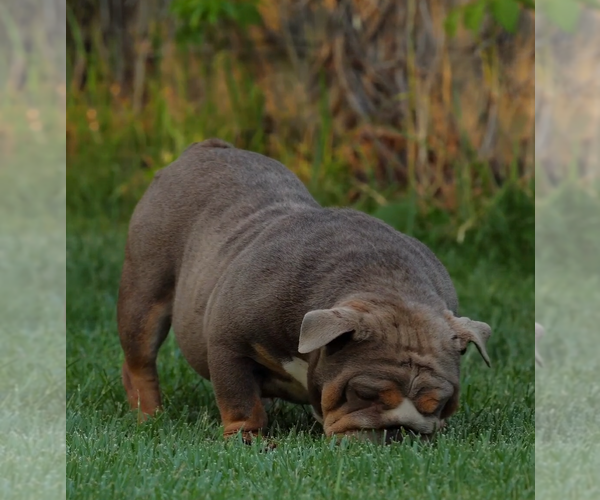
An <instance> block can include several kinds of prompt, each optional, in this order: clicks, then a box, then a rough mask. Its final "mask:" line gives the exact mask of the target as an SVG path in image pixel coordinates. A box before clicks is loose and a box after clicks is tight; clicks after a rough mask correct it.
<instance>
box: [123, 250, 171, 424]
mask: <svg viewBox="0 0 600 500" xmlns="http://www.w3.org/2000/svg"><path fill="white" fill-rule="evenodd" d="M146 273H147V271H146ZM148 278H149V276H148V275H147V274H145V273H144V274H142V275H141V276H140V274H139V273H135V272H134V266H133V264H132V263H131V261H130V260H129V259H128V258H127V257H126V258H125V263H124V265H123V272H122V275H121V286H120V288H119V299H118V304H117V322H118V328H119V337H120V340H121V346H122V347H123V351H124V353H125V361H124V363H123V369H122V377H123V385H124V386H125V390H126V391H127V399H128V401H129V404H130V406H131V408H132V409H138V408H139V410H140V411H141V414H140V416H141V417H142V418H144V416H145V415H152V414H153V413H155V412H156V410H157V409H159V408H160V405H161V398H160V389H159V381H158V372H157V368H156V358H157V355H158V350H159V349H160V346H161V345H162V343H163V342H164V340H165V339H166V337H167V335H168V333H169V329H170V328H171V314H172V308H173V290H172V288H171V287H168V286H165V281H164V280H160V279H148ZM155 278H156V277H155Z"/></svg>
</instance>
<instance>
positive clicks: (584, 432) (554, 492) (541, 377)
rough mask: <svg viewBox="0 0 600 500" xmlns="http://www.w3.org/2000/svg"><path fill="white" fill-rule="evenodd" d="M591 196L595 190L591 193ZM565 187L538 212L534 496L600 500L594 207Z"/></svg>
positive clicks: (599, 243) (598, 242) (599, 219)
mask: <svg viewBox="0 0 600 500" xmlns="http://www.w3.org/2000/svg"><path fill="white" fill-rule="evenodd" d="M597 192H598V191H597V190H596V191H595V193H597ZM595 193H594V191H592V192H591V194H586V193H585V192H582V191H581V189H579V188H577V187H575V186H574V185H569V184H567V185H566V186H565V187H564V188H563V189H561V190H560V191H558V192H556V193H555V196H553V197H552V198H550V199H548V200H546V202H545V203H544V205H543V206H541V207H540V209H539V210H538V212H539V215H538V221H537V223H536V232H537V233H538V236H537V238H536V242H537V247H536V252H537V254H538V255H537V259H536V314H537V318H538V321H539V322H541V323H542V324H543V325H544V326H545V328H546V336H545V337H544V338H543V340H542V341H541V343H540V352H541V354H542V356H543V358H544V362H545V365H544V367H543V368H541V369H538V370H537V373H536V447H535V451H536V453H535V457H536V462H535V469H536V493H537V494H538V495H539V497H540V498H544V499H547V500H554V499H556V500H562V499H574V500H575V499H577V500H587V499H590V500H591V499H597V498H600V479H598V470H600V446H599V445H600V427H599V425H598V423H599V417H598V415H599V414H600V383H599V382H598V360H599V359H600V352H599V348H598V324H600V309H599V307H598V305H599V304H600V268H599V267H598V256H599V255H600V215H599V214H600V202H599V200H598V197H597V194H595Z"/></svg>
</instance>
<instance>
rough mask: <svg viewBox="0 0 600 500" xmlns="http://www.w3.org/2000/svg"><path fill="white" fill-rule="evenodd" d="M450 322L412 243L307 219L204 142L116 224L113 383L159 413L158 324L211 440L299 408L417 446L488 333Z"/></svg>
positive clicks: (292, 201) (243, 165) (304, 207)
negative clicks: (170, 337)
mask: <svg viewBox="0 0 600 500" xmlns="http://www.w3.org/2000/svg"><path fill="white" fill-rule="evenodd" d="M457 312H458V301H457V298H456V293H455V291H454V287H453V285H452V282H451V280H450V277H449V276H448V273H447V272H446V270H445V269H444V267H443V266H442V264H441V263H440V262H439V261H438V260H437V259H436V257H435V256H434V254H433V253H432V252H431V251H430V250H429V249H428V248H427V247H426V246H425V245H423V244H422V243H420V242H418V241H417V240H415V239H413V238H410V237H408V236H406V235H404V234H402V233H399V232H398V231H395V230H394V229H392V228H391V227H389V226H387V225H386V224H384V223H383V222H381V221H379V220H377V219H374V218H372V217H369V216H368V215H365V214H363V213H361V212H357V211H354V210H348V209H326V208H322V207H321V206H319V205H318V204H317V203H316V202H315V201H314V199H313V198H312V197H311V196H310V194H309V193H308V191H307V190H306V188H305V187H304V186H303V185H302V183H301V182H300V181H299V180H298V179H297V178H296V177H295V176H294V175H293V174H292V173H291V172H290V171H289V170H287V169H286V168H285V167H284V166H283V165H281V164H280V163H278V162H276V161H274V160H272V159H269V158H266V157H264V156H261V155H258V154H255V153H251V152H248V151H242V150H238V149H235V148H233V147H232V146H231V145H229V144H227V143H224V142H222V141H219V140H218V139H211V140H208V141H205V142H203V143H200V144H194V145H192V146H190V147H189V148H188V149H187V150H186V151H185V152H184V153H183V154H182V155H181V157H180V158H179V159H178V160H177V161H175V162H174V163H173V164H172V165H170V166H168V167H166V168H165V169H163V170H161V171H160V172H158V173H157V174H156V176H155V179H154V181H153V183H152V184H151V186H150V187H149V188H148V190H147V192H146V193H145V194H144V196H143V198H142V199H141V200H140V202H139V203H138V205H137V207H136V209H135V211H134V214H133V216H132V218H131V222H130V226H129V235H128V240H127V246H126V249H125V261H124V264H123V271H122V277H121V286H120V290H119V300H118V325H119V334H120V338H121V345H122V347H123V351H124V354H125V362H124V364H123V384H124V386H125V389H126V391H127V396H128V400H129V402H130V404H131V406H132V407H133V408H138V405H139V408H140V410H141V412H142V414H152V413H154V412H155V411H156V410H157V409H158V408H159V407H160V404H161V400H160V392H159V385H158V375H157V370H156V357H157V354H158V350H159V348H160V346H161V344H162V343H163V341H164V339H165V338H166V335H167V333H168V331H169V328H170V327H171V326H173V330H174V332H175V336H176V339H177V342H178V344H179V346H180V348H181V351H182V353H183V355H184V356H185V358H186V359H187V361H188V362H189V363H190V364H191V366H192V367H193V368H194V369H195V370H196V371H197V372H198V373H199V374H200V375H201V376H203V377H205V378H207V379H209V380H211V381H212V383H213V387H214V391H215V396H216V399H217V404H218V406H219V410H220V412H221V418H222V422H223V426H224V434H225V435H226V436H230V435H233V434H235V433H237V432H238V431H242V433H243V435H244V437H245V438H247V439H250V438H251V437H252V436H253V435H255V434H257V433H259V432H261V431H262V430H263V429H264V427H265V426H266V424H267V416H266V413H265V410H264V408H263V405H262V402H261V397H282V398H285V399H288V400H290V401H293V402H296V403H310V404H312V406H313V409H314V412H315V415H316V417H317V418H322V419H323V422H324V429H325V432H326V433H327V434H328V435H331V434H347V433H353V432H355V431H357V430H360V429H375V430H377V431H378V432H379V431H383V430H384V429H387V428H390V427H400V426H406V427H408V428H413V427H414V429H415V430H416V431H418V432H420V433H425V434H427V433H431V432H433V429H435V428H438V427H439V424H440V421H441V419H442V418H446V417H448V416H450V415H451V414H452V413H453V412H454V411H455V410H456V408H457V405H458V391H459V387H458V386H459V370H460V354H461V352H464V349H465V348H466V345H467V343H469V342H473V343H475V344H476V346H477V348H478V349H479V351H480V352H481V354H482V356H483V357H484V359H485V360H486V361H488V358H487V353H486V350H485V343H486V341H487V339H488V337H489V335H490V333H491V331H490V329H489V326H488V325H486V324H485V323H480V322H476V321H471V320H469V319H468V318H459V317H456V314H457ZM303 370H304V371H303ZM427 395H428V396H427ZM434 405H436V408H434ZM415 408H416V409H415ZM419 411H420V412H423V415H421V414H420V413H419ZM431 412H434V415H431V416H426V415H424V414H425V413H431Z"/></svg>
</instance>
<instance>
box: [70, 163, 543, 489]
mask: <svg viewBox="0 0 600 500" xmlns="http://www.w3.org/2000/svg"><path fill="white" fill-rule="evenodd" d="M90 164H92V165H93V168H91V167H90ZM69 167H70V171H71V173H70V174H69V176H68V184H69V191H68V198H69V200H68V239H67V252H68V263H67V266H68V269H67V280H68V288H67V295H68V301H67V303H68V326H67V335H68V343H67V492H68V496H69V498H73V499H75V498H77V499H79V498H90V499H91V498H93V499H96V498H194V499H198V498H210V499H238V498H239V499H252V498H256V499H258V498H260V499H264V498H294V499H297V498H306V499H309V498H310V499H312V498H361V499H362V498H419V499H427V498H431V499H439V498H461V499H465V500H468V499H478V500H480V499H482V498H485V499H507V498H514V499H519V500H520V499H533V498H534V430H535V429H534V404H535V394H534V367H533V331H532V326H533V319H534V314H533V312H534V309H533V307H534V269H533V238H534V233H533V202H532V200H531V198H530V197H529V196H528V195H526V194H524V193H523V192H522V191H520V190H519V189H517V188H514V187H511V186H508V187H506V188H504V189H502V190H501V191H500V193H499V195H498V196H497V197H496V198H494V199H493V200H490V203H489V204H488V205H487V208H486V209H485V211H483V212H482V216H481V218H480V219H479V222H478V225H477V226H476V227H475V228H474V229H473V230H471V231H468V232H467V233H466V237H465V239H464V241H463V242H462V243H461V244H459V243H457V242H456V238H455V234H456V231H455V229H456V228H452V227H450V222H449V221H448V220H447V219H446V218H445V216H444V214H443V213H438V212H431V213H428V214H425V215H419V214H418V213H417V211H416V210H415V208H414V206H413V205H412V204H411V203H410V202H405V201H403V199H400V200H399V201H398V202H397V203H395V204H393V205H390V207H389V208H388V209H387V210H386V211H385V213H384V214H382V217H383V218H384V219H386V220H387V221H389V222H391V223H394V225H396V226H397V227H398V228H399V229H401V230H406V229H407V227H409V226H410V227H412V228H413V231H412V232H413V234H415V235H417V236H419V237H421V238H422V239H424V240H425V241H426V242H427V243H428V244H429V245H430V246H431V247H432V248H433V249H434V251H436V253H437V254H438V256H439V258H440V259H441V260H442V261H443V262H444V264H445V265H446V266H447V268H448V270H449V271H450V273H451V275H452V277H453V279H454V282H455V285H456V287H457V290H458V293H459V297H460V300H461V308H462V311H461V312H462V314H464V315H467V316H470V317H472V318H477V319H479V320H482V321H486V322H488V323H489V324H490V325H491V326H492V328H493V332H494V333H493V336H492V338H491V340H490V341H489V344H488V345H489V348H488V352H489V354H490V357H491V359H492V368H491V369H488V368H487V367H486V366H485V364H484V363H483V362H482V361H481V358H480V357H479V356H478V354H477V352H476V350H475V349H474V348H472V347H471V348H470V349H469V350H468V353H467V355H466V356H465V357H464V361H463V367H462V382H461V383H462V397H461V407H460V410H459V412H458V413H457V414H456V415H455V416H454V417H452V418H451V420H450V421H449V428H448V430H447V431H446V432H445V433H444V434H442V435H440V436H439V437H438V438H437V439H436V440H435V441H434V442H432V443H420V442H412V443H410V442H405V443H402V444H394V445H391V446H386V447H382V446H376V445H371V444H366V443H354V442H346V441H343V442H342V443H341V444H336V443H334V442H333V441H331V440H328V439H325V438H324V437H323V436H322V430H321V429H320V426H319V425H318V424H317V423H315V422H314V421H313V420H312V417H311V416H310V413H309V410H308V409H307V408H305V407H302V406H294V405H290V404H287V403H283V402H276V404H275V405H274V407H273V408H272V409H271V410H270V412H269V417H270V428H269V433H270V434H271V435H272V437H273V438H274V439H275V440H276V441H277V443H278V447H277V448H276V449H275V450H273V451H270V452H263V451H262V450H261V448H260V446H258V445H257V446H245V445H242V444H241V443H238V442H224V441H223V439H222V437H221V433H222V428H221V426H220V421H219V417H218V410H217V407H216V405H215V401H214V397H213V394H212V389H211V387H210V384H209V383H207V382H204V381H202V380H201V379H200V377H199V376H198V375H196V374H195V372H193V371H192V369H191V368H190V367H189V366H188V365H187V364H186V362H185V361H184V359H183V358H182V356H181V354H180V352H179V350H178V349H177V347H176V345H175V342H174V340H173V338H172V336H170V337H169V339H168V340H167V342H166V344H165V346H164V347H163V348H162V350H161V352H160V355H159V373H160V377H161V383H162V392H163V397H164V403H165V411H164V412H163V413H162V414H161V415H160V416H159V417H157V418H156V419H155V420H153V421H151V422H149V423H147V424H143V425H138V424H137V423H136V416H135V414H133V413H132V412H130V411H129V410H128V409H127V408H126V405H125V394H124V390H123V388H122V386H121V381H120V366H121V362H122V353H121V349H120V346H119V342H118V336H117V329H116V323H115V306H116V293H117V288H118V282H119V273H120V266H121V262H122V258H123V248H124V244H125V235H126V219H127V216H128V215H129V213H130V211H131V205H130V204H128V203H126V202H124V201H123V199H121V198H118V197H115V196H114V193H115V192H117V191H116V189H115V187H116V186H117V185H119V183H120V177H119V176H120V175H121V174H120V173H119V168H118V166H117V165H115V162H114V161H111V160H110V159H107V160H106V161H105V162H96V161H90V159H89V158H74V159H73V160H72V161H71V162H70V166H69ZM93 172H96V173H98V172H105V173H106V175H105V176H104V178H103V179H104V180H103V181H102V182H103V183H102V182H90V179H91V178H92V177H91V176H92V175H95V174H94V173H93ZM94 193H103V194H101V195H100V196H98V195H95V194H94ZM415 214H416V215H415Z"/></svg>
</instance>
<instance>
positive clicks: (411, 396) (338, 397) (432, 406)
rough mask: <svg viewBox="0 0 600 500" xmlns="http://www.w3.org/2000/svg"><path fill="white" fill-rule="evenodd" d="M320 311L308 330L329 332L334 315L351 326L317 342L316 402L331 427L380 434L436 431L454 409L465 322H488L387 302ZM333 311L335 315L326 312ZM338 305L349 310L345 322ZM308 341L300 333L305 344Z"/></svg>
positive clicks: (332, 431) (336, 431) (312, 374)
mask: <svg viewBox="0 0 600 500" xmlns="http://www.w3.org/2000/svg"><path fill="white" fill-rule="evenodd" d="M343 309H345V310H343ZM322 311H326V312H325V313H324V315H322V316H321V317H320V318H319V319H320V321H317V322H315V324H311V321H310V318H309V321H308V322H306V319H305V323H307V324H306V325H305V324H303V331H306V333H309V330H310V329H311V327H315V328H317V330H321V332H323V330H324V329H327V324H328V323H329V322H330V321H333V322H334V323H335V322H338V325H337V328H338V330H345V331H344V333H342V334H340V335H338V336H334V338H333V339H331V340H329V341H328V342H326V343H325V344H324V345H322V346H320V347H317V349H318V351H316V350H315V351H316V352H315V357H314V359H313V363H312V366H311V369H310V371H309V381H308V382H309V391H310V399H311V403H312V405H313V408H314V412H315V416H316V418H318V419H319V420H321V421H322V424H323V428H324V430H325V433H326V434H327V435H348V434H351V435H355V436H357V437H361V438H363V437H364V438H367V439H371V440H374V441H381V439H382V437H384V436H385V439H386V440H390V439H397V438H399V437H400V436H401V435H402V431H407V432H409V433H414V434H418V435H423V436H431V435H432V434H433V433H435V431H436V430H438V429H440V428H441V427H442V426H443V425H444V419H446V418H447V417H449V416H450V415H452V414H453V413H454V412H455V411H456V409H457V408H458V397H459V372H460V355H461V353H463V352H464V350H465V348H466V343H467V342H466V341H465V340H464V338H461V336H462V337H464V336H465V335H467V337H468V336H469V335H471V334H470V333H468V331H467V332H465V331H461V330H463V329H462V328H461V327H460V325H461V324H467V322H470V324H474V323H476V324H479V325H485V324H484V323H477V322H471V321H470V320H468V319H467V318H460V320H459V319H457V318H454V316H453V315H451V313H450V315H448V313H445V314H441V315H440V314H437V315H436V314H432V312H431V311H427V310H425V311H423V310H420V311H411V312H410V314H408V315H407V311H406V310H403V311H401V313H403V314H404V317H403V319H400V318H399V317H398V315H397V314H395V311H393V310H390V309H389V308H385V309H384V310H381V308H372V307H368V308H367V306H362V307H360V308H359V310H357V309H356V307H350V308H337V310H336V309H329V310H322ZM330 311H334V313H333V314H332V316H333V318H332V317H327V314H328V312H330ZM335 312H337V313H338V314H341V315H342V316H344V318H342V321H341V324H339V323H340V322H339V321H338V320H340V318H339V317H336V316H338V314H336V313H335ZM309 314H312V313H309ZM307 316H308V315H307ZM346 320H348V321H346ZM453 321H462V323H459V324H458V326H457V325H453V323H452V322H453ZM352 325H354V328H351V329H349V327H350V326H352ZM305 326H306V330H305V329H304V327H305ZM453 327H454V328H453ZM485 327H487V325H485ZM334 330H335V328H334ZM487 330H488V331H489V327H487ZM306 338H307V336H305V338H304V340H306ZM328 339H329V336H325V338H322V340H325V341H326V340H328ZM302 341H303V338H302V336H301V339H300V346H301V348H302V347H304V348H305V350H306V344H305V345H304V346H303V344H302ZM471 341H473V340H471ZM317 343H319V342H317ZM312 345H314V344H309V348H310V347H312ZM300 352H302V350H301V351H300ZM485 357H486V358H487V354H486V355H485ZM365 430H368V431H374V432H368V433H365V432H363V431H365Z"/></svg>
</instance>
